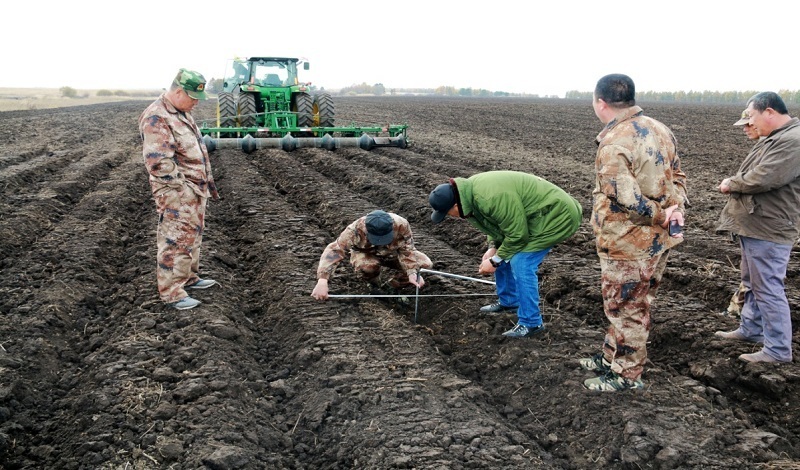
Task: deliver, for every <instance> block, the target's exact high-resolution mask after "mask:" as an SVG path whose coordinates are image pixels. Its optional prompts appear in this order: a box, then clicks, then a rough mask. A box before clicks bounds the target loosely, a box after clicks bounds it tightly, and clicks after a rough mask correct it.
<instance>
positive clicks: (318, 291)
mask: <svg viewBox="0 0 800 470" xmlns="http://www.w3.org/2000/svg"><path fill="white" fill-rule="evenodd" d="M311 297H314V298H315V299H317V300H328V280H327V279H320V280H318V281H317V285H316V286H314V290H313V291H311Z"/></svg>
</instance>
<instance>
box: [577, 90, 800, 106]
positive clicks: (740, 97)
mask: <svg viewBox="0 0 800 470" xmlns="http://www.w3.org/2000/svg"><path fill="white" fill-rule="evenodd" d="M756 93H758V92H757V91H708V90H706V91H644V92H641V91H637V92H636V99H637V100H638V101H661V102H666V103H739V104H741V103H746V102H747V100H748V99H750V98H751V97H752V96H753V95H755V94H756ZM776 93H778V94H779V95H780V96H781V98H783V101H785V102H786V104H798V103H800V90H796V91H792V90H779V91H777V92H776ZM592 95H593V92H591V91H578V90H571V91H568V92H567V93H566V95H565V98H568V99H582V100H591V99H592Z"/></svg>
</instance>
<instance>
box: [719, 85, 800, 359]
mask: <svg viewBox="0 0 800 470" xmlns="http://www.w3.org/2000/svg"><path fill="white" fill-rule="evenodd" d="M747 114H748V117H749V119H748V123H749V124H751V125H752V126H753V127H755V128H756V130H757V131H758V134H759V135H760V136H762V137H763V138H762V139H761V140H759V141H758V143H756V144H755V146H753V149H752V150H750V153H749V154H748V155H747V157H746V158H745V159H744V161H743V162H742V164H741V165H740V166H739V170H738V171H737V172H736V175H734V176H731V177H729V178H725V179H724V180H722V182H721V183H720V185H719V190H720V192H721V193H723V194H728V195H730V199H728V202H727V204H725V207H724V208H723V209H722V215H721V216H720V225H719V227H718V230H721V231H728V232H731V233H735V234H737V235H738V236H739V245H740V246H741V249H742V261H741V276H742V283H743V284H744V286H745V288H746V289H749V290H748V291H747V292H746V293H745V299H744V305H743V306H742V311H741V318H740V320H739V328H737V329H735V330H733V331H717V332H716V333H715V335H716V336H718V337H721V338H724V339H728V340H736V341H744V342H750V343H763V345H764V347H763V349H761V350H760V351H757V352H754V353H750V354H742V355H740V356H739V359H741V360H743V361H747V362H791V361H792V318H791V312H790V310H789V301H788V299H787V298H786V290H785V285H784V281H785V279H786V268H787V266H788V264H789V256H790V255H791V252H792V246H793V245H794V243H795V241H796V240H797V237H798V235H800V120H798V118H796V117H791V116H790V115H789V112H788V110H787V109H786V105H785V104H784V102H783V100H782V99H781V97H780V96H779V95H778V94H777V93H773V92H769V91H767V92H762V93H758V94H757V95H755V96H753V97H752V98H750V100H749V101H748V102H747Z"/></svg>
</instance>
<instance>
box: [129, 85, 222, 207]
mask: <svg viewBox="0 0 800 470" xmlns="http://www.w3.org/2000/svg"><path fill="white" fill-rule="evenodd" d="M139 133H140V135H141V137H142V141H143V142H144V144H143V149H142V155H143V156H144V163H145V166H146V167H147V171H148V173H150V187H151V188H152V190H153V193H154V194H159V193H161V192H163V191H166V190H167V189H169V188H174V189H180V188H181V187H183V186H184V185H186V186H188V187H190V188H192V190H193V191H194V192H196V193H197V194H198V195H199V196H201V197H214V198H215V199H216V198H218V197H219V195H218V194H217V188H216V186H215V185H214V177H213V176H212V174H211V161H210V160H209V158H208V150H207V149H206V146H205V144H204V143H203V138H202V136H201V135H200V130H199V129H198V128H197V124H195V122H194V119H193V118H192V116H191V115H190V114H188V113H183V112H180V111H178V110H177V109H175V107H174V106H173V105H172V103H170V102H169V100H168V99H166V97H165V96H164V95H161V96H160V97H158V99H157V100H155V101H154V102H153V103H152V104H151V105H150V106H148V107H147V109H145V110H144V112H142V114H141V116H139Z"/></svg>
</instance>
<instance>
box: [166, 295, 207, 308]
mask: <svg viewBox="0 0 800 470" xmlns="http://www.w3.org/2000/svg"><path fill="white" fill-rule="evenodd" d="M167 305H169V306H170V307H172V308H175V309H178V310H189V309H190V308H195V307H197V306H198V305H200V301H199V300H196V299H193V298H191V297H184V298H182V299H181V300H179V301H177V302H172V303H171V304H167Z"/></svg>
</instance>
